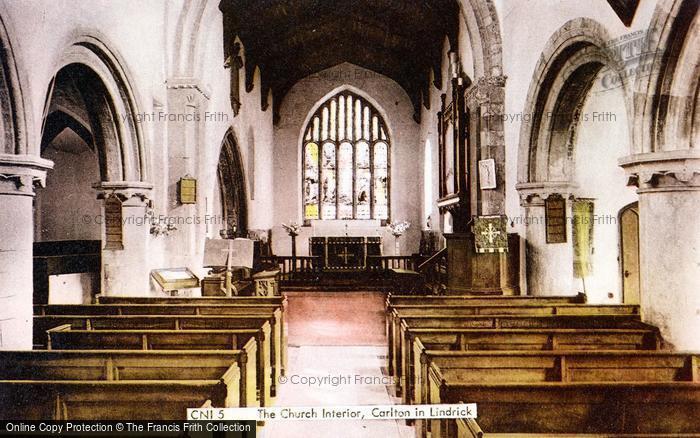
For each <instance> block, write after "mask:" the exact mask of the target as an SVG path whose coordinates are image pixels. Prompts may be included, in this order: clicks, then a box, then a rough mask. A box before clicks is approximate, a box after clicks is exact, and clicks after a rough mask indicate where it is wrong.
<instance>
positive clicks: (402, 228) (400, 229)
mask: <svg viewBox="0 0 700 438" xmlns="http://www.w3.org/2000/svg"><path fill="white" fill-rule="evenodd" d="M410 227H411V223H410V222H408V221H394V222H392V223H390V224H389V230H391V234H393V235H394V237H401V235H403V233H405V232H406V230H408V229H409V228H410Z"/></svg>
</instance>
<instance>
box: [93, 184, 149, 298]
mask: <svg viewBox="0 0 700 438" xmlns="http://www.w3.org/2000/svg"><path fill="white" fill-rule="evenodd" d="M152 187H153V186H152V185H151V184H147V183H144V182H140V181H117V182H103V183H100V184H97V185H95V186H94V188H95V189H97V190H98V191H99V194H98V198H100V199H103V200H104V199H107V198H108V197H110V196H112V195H114V196H116V197H117V198H118V199H119V200H120V201H121V202H122V208H121V211H122V213H121V221H122V245H121V246H122V247H123V248H110V247H108V246H104V245H105V244H106V242H107V236H106V234H107V231H106V221H107V220H108V218H107V216H106V215H105V207H104V205H103V206H102V218H103V221H102V242H103V249H102V291H101V293H102V294H103V295H114V296H148V295H150V283H149V281H150V270H151V263H150V260H149V242H150V235H151V234H150V230H151V219H150V216H149V214H148V213H149V209H150V193H151V189H152Z"/></svg>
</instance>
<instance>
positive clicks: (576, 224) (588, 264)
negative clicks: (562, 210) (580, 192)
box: [573, 200, 593, 278]
mask: <svg viewBox="0 0 700 438" xmlns="http://www.w3.org/2000/svg"><path fill="white" fill-rule="evenodd" d="M573 211H574V214H573V240H574V277H575V278H585V277H588V276H589V275H591V273H592V271H593V201H590V200H576V201H574V203H573Z"/></svg>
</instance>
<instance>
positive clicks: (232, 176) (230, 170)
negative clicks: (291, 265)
mask: <svg viewBox="0 0 700 438" xmlns="http://www.w3.org/2000/svg"><path fill="white" fill-rule="evenodd" d="M217 177H218V179H219V188H220V190H221V203H222V206H221V207H222V211H223V214H224V223H225V224H226V226H227V231H228V230H233V229H234V226H235V233H236V235H244V236H245V235H247V232H248V197H247V195H246V181H245V169H244V166H243V159H242V158H241V151H240V149H239V147H238V141H237V140H236V137H235V135H234V133H233V130H232V129H231V128H229V130H228V131H226V134H225V135H224V139H223V142H222V143H221V152H219V164H218V167H217Z"/></svg>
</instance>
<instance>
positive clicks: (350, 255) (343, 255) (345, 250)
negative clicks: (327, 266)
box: [338, 246, 355, 265]
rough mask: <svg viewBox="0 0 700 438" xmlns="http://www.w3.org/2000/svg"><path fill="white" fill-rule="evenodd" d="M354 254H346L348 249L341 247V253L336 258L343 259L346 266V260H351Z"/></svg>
mask: <svg viewBox="0 0 700 438" xmlns="http://www.w3.org/2000/svg"><path fill="white" fill-rule="evenodd" d="M354 256H355V254H353V253H351V252H348V247H347V246H344V247H343V252H339V253H338V257H340V258H342V259H343V262H344V263H345V264H346V265H347V264H348V259H349V258H353V257H354Z"/></svg>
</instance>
